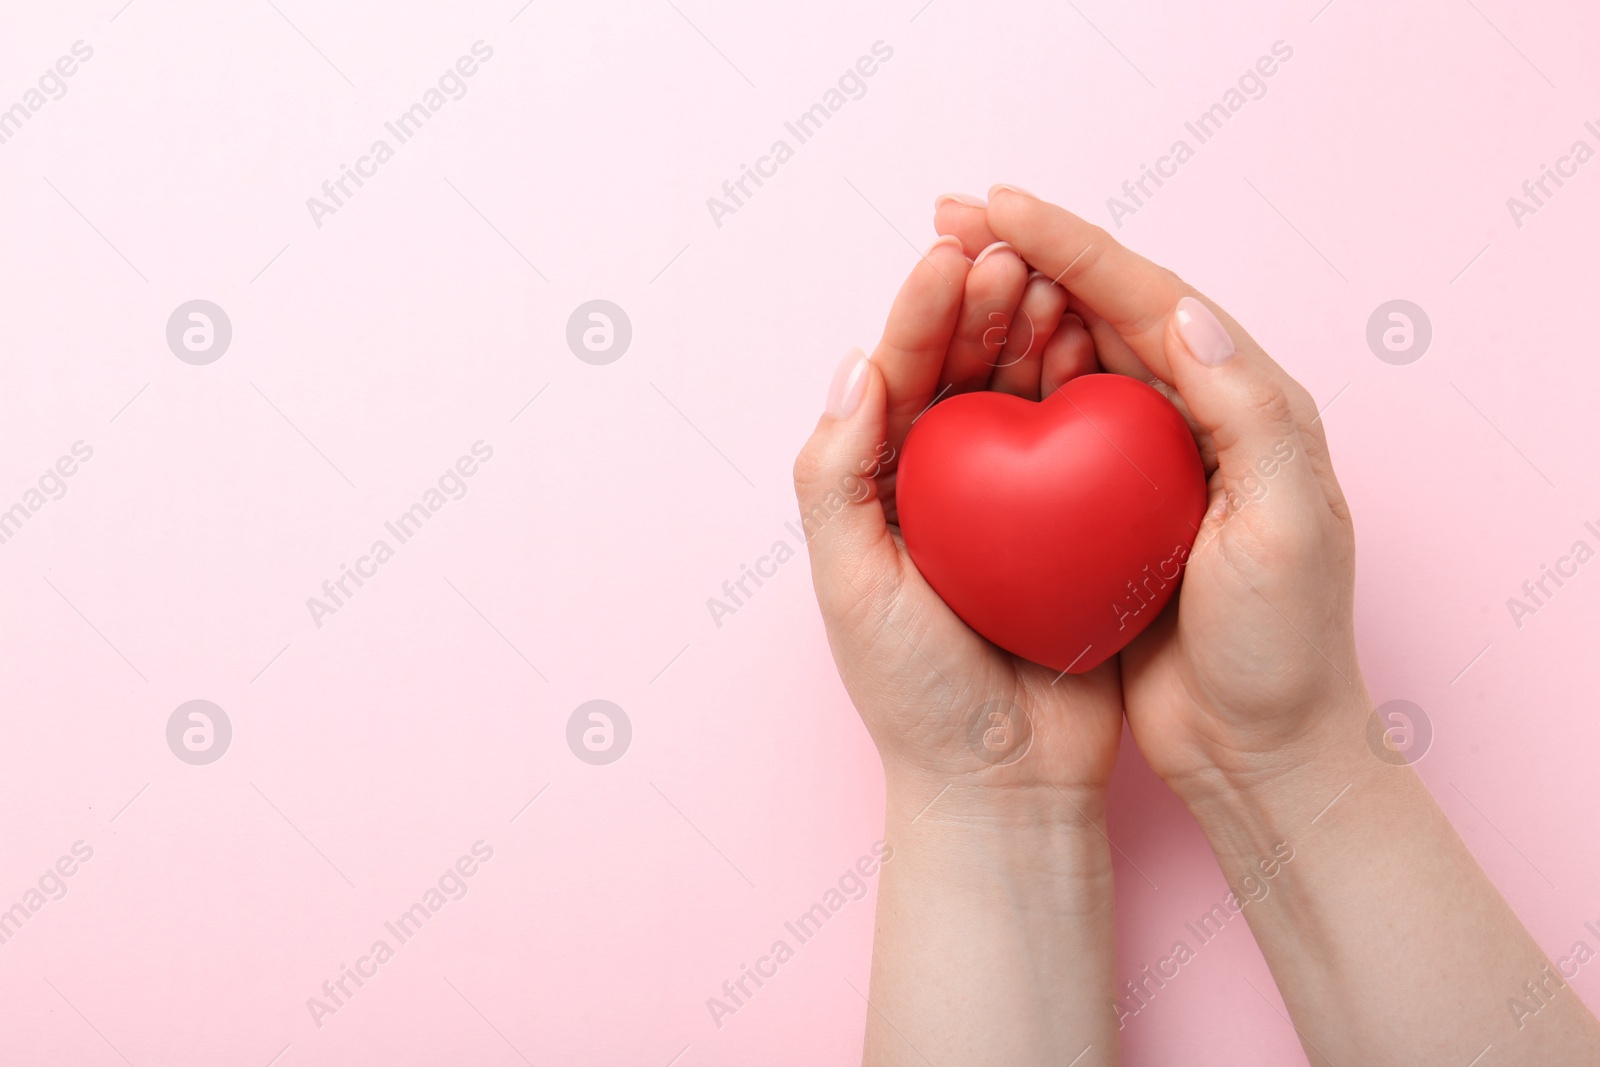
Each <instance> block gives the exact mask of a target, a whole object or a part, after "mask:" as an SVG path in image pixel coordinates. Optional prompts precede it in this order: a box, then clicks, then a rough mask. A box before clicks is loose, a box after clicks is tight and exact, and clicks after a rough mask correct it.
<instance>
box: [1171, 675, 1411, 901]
mask: <svg viewBox="0 0 1600 1067" xmlns="http://www.w3.org/2000/svg"><path fill="white" fill-rule="evenodd" d="M1371 714H1372V711H1371V708H1370V706H1369V707H1368V708H1367V709H1366V714H1365V716H1360V715H1358V714H1356V713H1355V711H1354V710H1353V709H1352V710H1347V711H1345V712H1343V713H1341V714H1340V715H1339V716H1338V717H1337V718H1336V719H1332V720H1330V722H1329V724H1328V728H1327V729H1326V730H1324V731H1322V733H1321V735H1320V736H1317V737H1315V738H1310V737H1308V738H1305V739H1302V741H1301V742H1300V743H1298V744H1295V745H1285V746H1284V748H1283V749H1281V750H1279V751H1276V752H1273V753H1269V754H1266V755H1265V756H1264V757H1263V758H1261V759H1258V760H1253V761H1247V762H1246V763H1245V764H1243V765H1236V766H1233V767H1230V768H1228V770H1226V771H1222V770H1212V771H1209V772H1207V773H1206V774H1204V775H1199V776H1196V777H1195V778H1194V779H1193V780H1191V781H1189V782H1186V783H1184V786H1185V787H1184V788H1183V789H1182V790H1180V791H1179V796H1180V797H1182V798H1183V800H1184V803H1185V804H1186V806H1187V807H1188V809H1189V812H1190V814H1191V815H1193V816H1194V818H1195V821H1196V822H1197V823H1198V824H1199V825H1200V828H1201V829H1202V830H1203V831H1204V833H1205V835H1206V837H1207V839H1208V840H1209V841H1210V842H1211V845H1212V849H1213V851H1215V852H1216V854H1217V856H1218V859H1219V861H1220V862H1222V864H1223V867H1224V871H1225V872H1227V870H1228V867H1229V861H1230V858H1234V859H1239V860H1244V861H1248V860H1249V859H1250V858H1251V857H1254V856H1256V855H1258V854H1261V853H1263V852H1264V851H1270V850H1271V849H1272V848H1273V847H1274V846H1275V845H1277V844H1280V843H1282V842H1288V843H1289V844H1290V845H1291V846H1292V845H1294V844H1295V843H1296V842H1303V841H1305V840H1307V839H1308V838H1310V837H1311V836H1313V835H1315V834H1318V833H1320V832H1321V831H1322V830H1323V829H1325V828H1326V824H1330V823H1331V822H1332V821H1334V820H1335V819H1336V818H1338V816H1339V811H1340V807H1341V805H1344V806H1351V805H1353V804H1359V805H1360V806H1362V807H1367V806H1369V805H1371V804H1373V803H1374V802H1377V803H1379V804H1380V805H1381V804H1382V803H1383V802H1384V798H1389V800H1390V801H1393V800H1395V799H1397V798H1398V797H1399V796H1400V795H1401V794H1403V793H1405V792H1406V791H1408V790H1412V789H1416V788H1420V786H1419V782H1418V779H1417V777H1416V775H1415V773H1414V772H1413V771H1412V770H1411V768H1410V766H1409V765H1408V764H1406V763H1404V762H1403V761H1397V760H1394V759H1392V758H1390V759H1386V758H1383V756H1381V755H1380V752H1379V751H1375V750H1374V749H1373V748H1372V747H1371V746H1372V738H1371V737H1370V736H1369V732H1368V729H1367V718H1369V717H1370V716H1371Z"/></svg>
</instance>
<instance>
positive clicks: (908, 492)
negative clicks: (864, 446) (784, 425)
mask: <svg viewBox="0 0 1600 1067" xmlns="http://www.w3.org/2000/svg"><path fill="white" fill-rule="evenodd" d="M895 497H896V500H897V501H898V506H899V512H900V530H901V533H902V535H903V536H904V537H905V543H906V550H907V551H908V552H910V553H911V559H912V561H913V562H914V563H916V565H917V569H918V570H920V571H921V572H922V575H923V577H924V578H926V579H927V580H928V584H929V585H931V586H933V588H934V591H935V592H937V593H938V594H939V596H940V597H942V598H943V599H944V602H945V603H946V604H948V605H950V608H951V609H952V610H953V611H954V612H955V613H956V614H957V615H959V616H960V617H961V619H962V620H963V621H964V622H966V624H967V625H968V626H971V627H972V628H973V629H974V630H976V631H977V632H978V633H980V634H982V635H983V636H984V637H986V638H988V639H989V640H990V641H993V642H994V643H995V644H997V645H999V646H1000V647H1001V648H1004V649H1006V650H1008V651H1010V652H1014V653H1016V654H1017V655H1019V656H1021V657H1023V658H1024V659H1030V660H1033V661H1034V662H1035V663H1042V664H1044V665H1045V666H1046V667H1049V668H1051V669H1053V670H1058V671H1065V672H1068V673H1071V674H1082V673H1083V672H1085V671H1088V670H1090V669H1092V668H1094V667H1096V666H1098V665H1100V664H1101V663H1103V662H1105V661H1106V660H1107V659H1109V658H1111V657H1112V656H1114V655H1116V654H1117V653H1118V652H1120V651H1121V650H1122V649H1123V648H1124V647H1126V646H1127V644H1128V642H1130V641H1132V640H1133V639H1134V638H1135V637H1137V636H1138V635H1139V633H1140V632H1141V631H1142V630H1144V628H1145V627H1146V626H1148V625H1150V623H1151V622H1152V621H1153V620H1154V619H1155V617H1156V616H1157V615H1158V614H1160V612H1161V609H1162V608H1163V607H1164V606H1165V605H1166V603H1167V601H1168V600H1170V599H1171V598H1172V595H1173V593H1174V592H1175V591H1176V589H1177V587H1178V580H1179V577H1180V576H1181V574H1182V571H1183V566H1184V564H1185V562H1187V560H1188V558H1189V550H1190V548H1191V547H1192V546H1193V544H1194V538H1195V534H1196V533H1197V532H1198V531H1199V527H1200V520H1201V519H1202V518H1203V517H1204V516H1205V508H1206V479H1205V469H1204V467H1203V466H1202V465H1201V462H1200V453H1199V451H1198V450H1197V449H1196V448H1195V443H1194V438H1193V436H1191V435H1190V433H1189V427H1188V425H1187V424H1186V423H1185V422H1184V420H1183V417H1182V416H1181V415H1179V414H1178V411H1177V409H1176V408H1174V407H1173V406H1172V404H1171V403H1170V402H1169V401H1168V400H1167V398H1166V397H1164V396H1162V395H1161V394H1160V393H1158V392H1156V391H1155V390H1154V389H1152V388H1151V387H1150V386H1148V385H1146V384H1144V383H1143V382H1141V381H1138V380H1136V379H1134V378H1128V377H1124V376H1123V375H1119V374H1089V375H1084V376H1083V377H1080V378H1074V379H1072V380H1071V381H1069V382H1067V383H1066V384H1065V385H1063V386H1062V387H1061V388H1059V389H1057V390H1056V391H1055V392H1054V393H1052V394H1051V395H1050V396H1049V397H1048V398H1046V399H1045V400H1044V401H1042V402H1040V403H1034V402H1033V401H1030V400H1024V399H1022V398H1021V397H1016V396H1011V395H1009V394H1006V393H994V392H978V393H964V394H962V395H960V396H956V397H952V398H951V399H949V400H946V401H944V402H943V403H941V404H938V405H936V406H935V407H934V408H933V409H932V410H930V411H928V412H926V413H925V414H924V415H923V416H922V417H921V418H919V419H918V420H917V422H916V424H915V425H914V426H913V427H912V428H911V434H910V436H909V437H907V439H906V444H905V451H904V454H903V455H902V456H901V458H900V468H899V474H898V476H897V478H896V482H895Z"/></svg>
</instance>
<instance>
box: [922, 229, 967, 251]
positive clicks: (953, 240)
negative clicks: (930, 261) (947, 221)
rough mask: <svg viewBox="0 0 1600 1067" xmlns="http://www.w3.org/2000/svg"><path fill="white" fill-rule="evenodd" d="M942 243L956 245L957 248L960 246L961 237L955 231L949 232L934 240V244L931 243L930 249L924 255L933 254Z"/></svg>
mask: <svg viewBox="0 0 1600 1067" xmlns="http://www.w3.org/2000/svg"><path fill="white" fill-rule="evenodd" d="M940 245H955V246H956V247H957V248H960V247H961V238H959V237H957V236H956V235H955V234H953V233H947V234H945V235H944V236H943V237H941V238H939V239H938V240H937V241H935V242H933V244H931V245H929V246H928V251H927V252H926V253H924V255H929V256H931V255H933V251H934V249H936V248H938V247H939V246H940Z"/></svg>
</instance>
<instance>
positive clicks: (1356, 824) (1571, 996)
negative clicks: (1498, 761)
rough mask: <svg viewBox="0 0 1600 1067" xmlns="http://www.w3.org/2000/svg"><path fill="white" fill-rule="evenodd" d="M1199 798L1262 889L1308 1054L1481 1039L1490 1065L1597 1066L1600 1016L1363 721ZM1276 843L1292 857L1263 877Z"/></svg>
mask: <svg viewBox="0 0 1600 1067" xmlns="http://www.w3.org/2000/svg"><path fill="white" fill-rule="evenodd" d="M1342 721H1345V722H1348V723H1354V722H1356V721H1359V717H1358V716H1357V715H1349V716H1346V717H1343V718H1342ZM1190 806H1191V810H1193V811H1194V814H1195V816H1196V818H1197V819H1198V820H1199V821H1200V824H1201V826H1202V827H1203V828H1204V830H1205V832H1206V834H1207V836H1208V837H1209V838H1210V840H1211V843H1212V846H1213V848H1214V850H1215V851H1216V854H1217V858H1218V861H1219V863H1220V864H1221V865H1222V869H1223V872H1224V874H1225V875H1226V876H1227V877H1228V880H1229V883H1230V884H1231V885H1234V886H1236V887H1238V886H1240V885H1241V884H1245V885H1255V886H1260V887H1263V888H1261V889H1258V890H1256V892H1258V893H1261V894H1263V895H1261V897H1260V899H1259V900H1256V901H1253V902H1251V903H1248V904H1247V905H1246V907H1245V909H1244V914H1245V916H1246V918H1247V919H1248V921H1249V923H1250V927H1251V929H1252V930H1253V931H1254V933H1255V936H1256V939H1257V941H1258V942H1259V943H1260V945H1261V950H1262V952H1263V954H1264V955H1265V956H1266V958H1267V962H1268V963H1269V964H1270V965H1271V967H1272V973H1273V977H1274V978H1275V979H1276V980H1277V984H1278V988H1279V990H1280V992H1281V993H1282V994H1283V998H1284V1002H1285V1003H1286V1005H1287V1006H1288V1008H1289V1012H1290V1014H1291V1016H1292V1017H1293V1019H1294V1022H1295V1026H1296V1028H1297V1029H1298V1031H1299V1033H1300V1036H1301V1041H1302V1044H1303V1045H1305V1047H1306V1054H1307V1056H1308V1058H1309V1059H1310V1061H1311V1062H1312V1063H1313V1064H1325V1063H1326V1064H1340V1065H1344V1064H1351V1063H1360V1064H1365V1065H1385V1064H1396V1065H1398V1064H1405V1065H1413V1064H1434V1063H1447V1064H1462V1065H1465V1064H1468V1063H1475V1062H1477V1061H1476V1060H1475V1059H1474V1057H1477V1056H1479V1055H1480V1054H1481V1053H1482V1052H1483V1051H1484V1049H1485V1048H1487V1047H1492V1048H1493V1050H1494V1051H1493V1057H1494V1058H1493V1060H1492V1062H1494V1063H1496V1064H1528V1065H1535V1064H1537V1065H1546V1064H1555V1063H1560V1064H1562V1065H1564V1067H1569V1065H1570V1067H1580V1065H1583V1064H1600V1030H1597V1027H1596V1024H1595V1020H1594V1017H1593V1016H1592V1015H1591V1014H1590V1013H1589V1012H1588V1010H1587V1009H1586V1008H1585V1007H1584V1006H1583V1004H1582V1003H1581V1002H1580V1001H1579V999H1578V996H1577V994H1576V993H1575V992H1574V991H1573V990H1572V989H1570V988H1568V987H1567V986H1566V985H1565V982H1564V980H1563V979H1562V977H1561V975H1560V973H1559V972H1558V971H1557V970H1556V969H1555V967H1554V966H1553V965H1551V964H1550V963H1549V961H1548V960H1547V958H1546V957H1545V954H1544V953H1543V951H1542V950H1541V949H1540V948H1539V946H1538V945H1537V944H1536V943H1535V942H1534V941H1533V939H1532V937H1531V936H1530V935H1529V934H1528V932H1527V931H1526V930H1525V929H1524V928H1523V926H1522V924H1521V922H1520V921H1519V920H1518V919H1517V917H1516V915H1515V914H1514V913H1513V912H1512V911H1511V909H1510V907H1509V906H1508V905H1507V904H1506V902H1505V900H1504V899H1503V898H1502V897H1501V896H1500V894H1499V892H1498V891H1497V890H1496V889H1495V888H1494V886H1493V885H1492V884H1491V883H1490V882H1489V880H1488V878H1487V877H1486V876H1485V875H1484V873H1483V871H1482V870H1481V869H1480V868H1479V866H1478V864H1477V862H1476V861H1475V860H1474V859H1473V857H1472V854H1471V853H1470V852H1468V850H1467V848H1466V846H1465V845H1464V844H1463V843H1462V841H1461V839H1460V837H1459V836H1458V835H1457V834H1456V832H1455V830H1454V829H1453V828H1452V827H1451V825H1450V823H1449V821H1448V820H1447V819H1446V818H1445V816H1444V813H1443V812H1442V811H1441V810H1440V809H1439V807H1438V805H1437V804H1436V803H1435V802H1434V800H1433V797H1432V796H1431V795H1430V794H1429V793H1428V791H1427V789H1426V788H1425V787H1424V786H1423V784H1422V782H1421V780H1420V779H1419V778H1418V777H1417V775H1416V773H1415V772H1414V771H1413V770H1412V769H1411V768H1410V767H1409V766H1405V765H1403V764H1402V765H1393V764H1390V763H1386V762H1384V761H1382V760H1380V759H1378V758H1376V757H1375V756H1374V754H1373V753H1372V752H1371V751H1370V750H1369V749H1368V748H1367V745H1366V742H1365V739H1364V736H1363V735H1362V734H1361V733H1360V732H1359V731H1357V730H1355V729H1345V730H1341V732H1340V735H1339V736H1337V737H1336V738H1334V739H1333V740H1332V741H1331V742H1329V743H1328V744H1327V745H1325V746H1324V750H1323V751H1322V752H1321V753H1320V754H1319V757H1318V758H1317V759H1314V760H1307V761H1304V762H1303V763H1302V764H1301V765H1300V767H1299V768H1298V769H1297V770H1294V771H1291V772H1284V773H1281V774H1278V775H1275V776H1274V777H1273V778H1272V779H1271V780H1261V781H1256V782H1252V783H1248V784H1244V785H1242V787H1241V788H1239V789H1237V790H1232V791H1230V790H1216V791H1215V792H1214V794H1213V795H1212V796H1210V797H1208V798H1204V799H1198V800H1195V801H1192V802H1191V805H1190ZM1279 846H1286V847H1287V849H1292V859H1290V860H1289V861H1288V862H1286V863H1279V864H1278V865H1277V870H1276V871H1275V874H1274V876H1273V877H1270V878H1268V877H1265V876H1264V872H1263V869H1262V866H1261V861H1262V859H1263V858H1265V857H1268V856H1271V855H1272V853H1273V849H1274V848H1275V847H1279ZM1282 854H1283V849H1282V848H1281V847H1280V851H1279V855H1280V856H1281V855H1282ZM1269 866H1270V864H1269ZM1252 877H1253V879H1254V881H1253V883H1247V882H1245V880H1246V879H1247V878H1252ZM1249 895H1250V894H1247V893H1241V894H1240V899H1248V896H1249ZM1527 983H1531V985H1529V984H1527ZM1518 1004H1520V1005H1522V1007H1521V1008H1520V1009H1518V1008H1515V1007H1514V1005H1518ZM1486 1062H1489V1061H1487V1060H1486Z"/></svg>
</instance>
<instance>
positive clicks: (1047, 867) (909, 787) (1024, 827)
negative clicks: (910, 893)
mask: <svg viewBox="0 0 1600 1067" xmlns="http://www.w3.org/2000/svg"><path fill="white" fill-rule="evenodd" d="M887 784H888V789H887V798H886V810H885V818H884V827H885V828H884V837H885V840H886V841H887V843H888V845H889V847H890V848H892V849H893V850H894V853H893V855H894V858H895V860H896V864H895V866H896V867H897V868H898V869H899V870H901V871H905V872H910V871H911V868H916V871H915V876H916V877H919V878H926V879H929V880H931V881H934V882H939V883H943V884H946V885H954V886H965V887H968V888H974V889H978V890H979V891H983V890H984V887H987V886H992V885H994V884H995V883H997V882H1004V883H1005V884H1007V885H1010V886H1015V885H1018V884H1022V883H1026V884H1028V885H1031V886H1038V887H1040V888H1044V887H1053V890H1055V891H1059V890H1061V889H1064V888H1065V889H1072V888H1074V887H1079V888H1081V887H1088V888H1089V889H1090V890H1091V891H1090V892H1088V893H1087V894H1086V895H1085V894H1077V893H1075V894H1074V895H1073V898H1072V899H1082V900H1085V901H1092V902H1094V903H1093V906H1095V907H1099V906H1100V905H1101V904H1102V903H1104V900H1102V897H1103V898H1105V899H1109V892H1110V884H1111V856H1110V846H1109V842H1108V840H1107V838H1106V835H1105V808H1106V805H1105V790H1104V789H1102V788H1098V787H1096V788H1083V787H1068V786H1059V785H1055V784H1051V783H1036V782H1034V783H1027V784H1005V785H993V784H988V783H977V782H973V781H970V780H967V779H963V778H949V779H944V780H942V781H941V780H938V779H935V778H930V777H927V776H923V775H909V774H896V773H893V772H891V773H890V774H889V775H888V776H887ZM1061 903H1062V904H1067V903H1069V900H1068V899H1067V898H1063V899H1062V900H1061Z"/></svg>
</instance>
